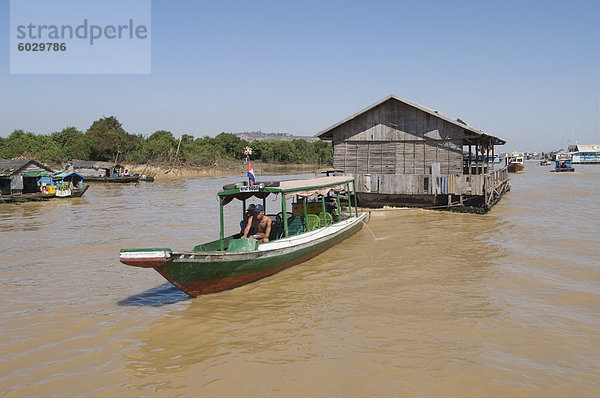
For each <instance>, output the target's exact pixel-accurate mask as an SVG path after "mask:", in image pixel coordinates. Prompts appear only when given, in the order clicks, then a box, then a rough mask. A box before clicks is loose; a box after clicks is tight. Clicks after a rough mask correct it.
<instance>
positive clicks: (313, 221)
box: [306, 214, 321, 231]
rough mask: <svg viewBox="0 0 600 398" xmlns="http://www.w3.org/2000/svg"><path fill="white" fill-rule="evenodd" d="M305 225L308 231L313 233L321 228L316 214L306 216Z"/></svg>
mask: <svg viewBox="0 0 600 398" xmlns="http://www.w3.org/2000/svg"><path fill="white" fill-rule="evenodd" d="M306 216H307V217H308V218H307V224H308V230H309V231H314V230H315V229H317V228H320V227H321V219H320V218H319V216H317V215H316V214H307V215H306Z"/></svg>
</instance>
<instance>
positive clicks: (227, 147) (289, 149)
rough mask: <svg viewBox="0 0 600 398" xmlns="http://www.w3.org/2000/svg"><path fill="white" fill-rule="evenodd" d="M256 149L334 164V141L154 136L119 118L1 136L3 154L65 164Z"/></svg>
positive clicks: (208, 159)
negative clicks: (127, 125) (42, 132)
mask: <svg viewBox="0 0 600 398" xmlns="http://www.w3.org/2000/svg"><path fill="white" fill-rule="evenodd" d="M246 146H250V147H251V148H252V157H251V159H252V160H260V161H263V162H265V163H280V164H288V163H292V164H299V163H309V164H319V165H331V164H332V154H331V144H330V143H327V142H323V141H316V142H308V141H305V140H300V139H295V140H293V141H253V142H252V143H248V142H247V141H245V140H243V139H241V138H239V137H238V136H237V135H235V134H231V133H221V134H219V135H217V136H216V137H214V138H212V137H207V136H205V137H202V138H194V137H193V136H191V135H188V134H184V135H183V136H182V137H181V139H177V138H175V137H173V134H172V133H171V132H169V131H165V130H159V131H156V132H155V133H153V134H151V135H150V136H147V137H145V136H143V135H141V134H130V133H128V132H126V131H125V129H123V127H122V125H121V123H120V122H119V121H118V120H117V118H116V117H114V116H110V117H103V118H101V119H99V120H96V121H95V122H93V123H92V125H91V126H90V127H89V128H88V129H87V131H86V132H82V131H79V130H77V129H76V128H75V127H67V128H65V129H63V130H62V131H57V132H54V133H51V134H50V135H37V134H34V133H31V132H24V131H23V130H15V131H14V132H13V133H12V134H10V135H9V136H8V137H7V138H2V137H0V158H3V159H12V158H17V157H25V158H30V159H35V160H38V161H40V162H43V163H54V164H57V163H61V162H63V161H65V160H68V159H81V160H99V161H114V160H115V159H116V156H117V154H118V161H119V162H120V163H126V162H127V163H134V164H144V163H167V162H174V161H177V162H180V163H185V164H189V165H193V166H212V165H214V164H215V163H217V162H218V161H219V160H230V159H240V160H241V159H243V158H244V148H245V147H246Z"/></svg>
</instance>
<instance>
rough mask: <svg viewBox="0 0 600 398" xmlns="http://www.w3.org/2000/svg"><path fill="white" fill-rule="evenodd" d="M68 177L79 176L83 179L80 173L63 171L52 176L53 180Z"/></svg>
mask: <svg viewBox="0 0 600 398" xmlns="http://www.w3.org/2000/svg"><path fill="white" fill-rule="evenodd" d="M67 177H79V178H80V179H82V180H83V176H82V175H81V174H79V173H75V172H74V171H73V172H67V171H63V172H60V173H57V174H54V175H53V176H52V179H53V180H64V179H65V178H67Z"/></svg>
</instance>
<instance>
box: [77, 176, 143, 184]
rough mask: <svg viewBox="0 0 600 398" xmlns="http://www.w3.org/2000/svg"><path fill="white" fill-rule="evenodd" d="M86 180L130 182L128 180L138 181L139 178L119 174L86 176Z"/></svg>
mask: <svg viewBox="0 0 600 398" xmlns="http://www.w3.org/2000/svg"><path fill="white" fill-rule="evenodd" d="M86 179H87V180H88V181H96V182H116V183H122V184H126V183H130V182H138V181H139V180H140V176H120V177H86Z"/></svg>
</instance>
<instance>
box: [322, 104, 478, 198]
mask: <svg viewBox="0 0 600 398" xmlns="http://www.w3.org/2000/svg"><path fill="white" fill-rule="evenodd" d="M462 135H463V131H462V128H461V127H460V126H457V125H455V124H452V123H450V122H447V121H446V120H444V119H441V118H439V117H436V116H435V115H432V114H430V113H427V112H424V111H422V110H420V109H417V108H414V107H412V106H410V105H408V104H404V103H401V102H398V101H395V100H394V101H387V102H385V103H383V104H380V105H379V106H377V107H375V108H373V109H371V110H369V111H367V112H365V113H363V114H360V115H358V116H357V117H355V118H354V119H351V120H349V121H348V122H346V123H344V124H342V125H340V126H338V127H336V128H335V129H334V130H332V136H333V148H334V156H333V162H334V168H335V169H336V170H340V171H342V172H343V173H344V174H351V175H354V177H355V178H356V179H357V188H358V190H359V192H380V193H389V194H414V195H422V194H433V193H440V192H442V193H448V194H473V195H483V179H482V177H481V176H470V179H469V181H467V179H468V178H469V176H464V175H463V154H462ZM438 165H439V166H438ZM432 166H435V168H436V170H437V167H439V175H436V176H435V177H432V175H431V170H432ZM432 178H435V180H434V179H432ZM426 179H427V184H426V183H425V180H426ZM426 187H427V189H425V188H426Z"/></svg>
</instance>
